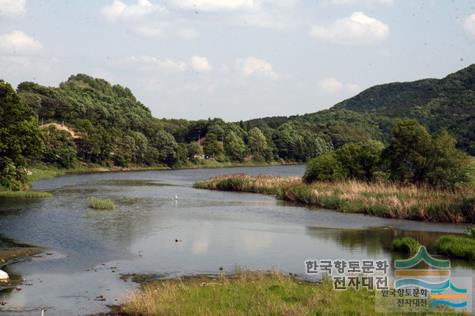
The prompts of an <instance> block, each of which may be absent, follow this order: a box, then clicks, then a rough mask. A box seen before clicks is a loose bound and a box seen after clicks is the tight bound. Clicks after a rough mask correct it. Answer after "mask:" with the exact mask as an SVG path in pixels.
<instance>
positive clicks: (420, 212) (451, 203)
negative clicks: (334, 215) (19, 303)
mask: <svg viewBox="0 0 475 316" xmlns="http://www.w3.org/2000/svg"><path fill="white" fill-rule="evenodd" d="M194 186H195V188H200V189H210V190H221V191H239V192H252V193H264V194H270V195H275V196H276V197H277V198H279V199H282V200H286V201H290V202H297V203H301V204H304V205H308V206H314V207H321V208H326V209H333V210H337V211H340V212H345V213H363V214H368V215H375V216H380V217H389V218H399V219H412V220H420V221H432V222H452V223H464V222H473V221H474V211H473V210H474V205H475V204H474V203H475V200H474V199H473V191H472V190H470V189H459V190H456V191H449V190H438V189H433V188H429V187H417V186H415V185H398V184H396V183H392V184H388V183H368V182H362V181H357V180H344V181H335V182H314V183H310V184H309V183H305V182H304V181H303V180H302V179H301V178H298V177H274V176H251V175H244V174H235V175H226V176H218V177H214V178H211V179H209V180H206V181H202V182H197V183H195V185H194Z"/></svg>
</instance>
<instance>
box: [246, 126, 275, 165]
mask: <svg viewBox="0 0 475 316" xmlns="http://www.w3.org/2000/svg"><path fill="white" fill-rule="evenodd" d="M248 146H249V152H250V153H251V155H252V156H253V157H254V159H255V160H257V161H262V160H269V159H270V156H271V155H272V153H271V152H270V148H269V146H268V144H267V139H266V137H265V136H264V134H263V133H262V132H261V130H260V129H259V128H258V127H254V128H252V129H251V130H250V131H249V140H248Z"/></svg>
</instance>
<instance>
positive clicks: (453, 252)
mask: <svg viewBox="0 0 475 316" xmlns="http://www.w3.org/2000/svg"><path fill="white" fill-rule="evenodd" d="M420 246H421V244H420V243H419V241H418V240H416V239H414V238H412V237H402V238H397V239H394V240H393V243H392V248H393V250H394V251H397V252H401V253H409V254H415V253H417V251H418V250H419V247H420ZM426 246H427V245H426ZM433 250H434V251H435V252H437V253H439V254H441V255H444V256H447V257H450V258H455V259H463V260H468V261H470V262H473V260H474V259H475V226H471V227H470V228H468V229H467V232H466V234H465V235H462V234H458V235H452V234H451V235H442V236H440V237H439V238H438V239H437V240H436V241H435V245H434V246H433Z"/></svg>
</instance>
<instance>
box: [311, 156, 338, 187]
mask: <svg viewBox="0 0 475 316" xmlns="http://www.w3.org/2000/svg"><path fill="white" fill-rule="evenodd" d="M345 178H346V174H345V171H344V169H343V166H342V164H341V162H340V161H339V160H338V159H337V156H336V154H335V153H334V152H330V153H326V154H323V155H320V156H318V157H316V158H313V159H312V160H310V161H309V162H308V164H307V168H306V170H305V175H304V176H303V180H304V181H305V182H307V183H311V182H314V181H337V180H342V179H345Z"/></svg>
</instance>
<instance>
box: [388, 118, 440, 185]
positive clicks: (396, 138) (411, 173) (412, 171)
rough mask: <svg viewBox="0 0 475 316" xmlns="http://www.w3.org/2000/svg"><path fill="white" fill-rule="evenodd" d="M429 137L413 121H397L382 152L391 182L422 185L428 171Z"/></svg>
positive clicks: (421, 127)
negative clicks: (387, 144)
mask: <svg viewBox="0 0 475 316" xmlns="http://www.w3.org/2000/svg"><path fill="white" fill-rule="evenodd" d="M430 151H431V136H430V135H429V133H428V132H427V130H426V129H425V127H424V126H422V125H421V124H419V123H418V122H417V121H415V120H397V121H396V123H395V124H394V127H393V129H392V131H391V138H390V141H389V146H388V147H387V148H386V149H385V150H384V152H383V158H384V160H385V162H386V163H387V165H388V168H389V171H390V176H391V179H392V180H396V181H400V182H411V183H422V182H423V181H424V179H425V176H426V174H427V171H428V167H429V165H428V163H429V160H428V157H429V155H430Z"/></svg>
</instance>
